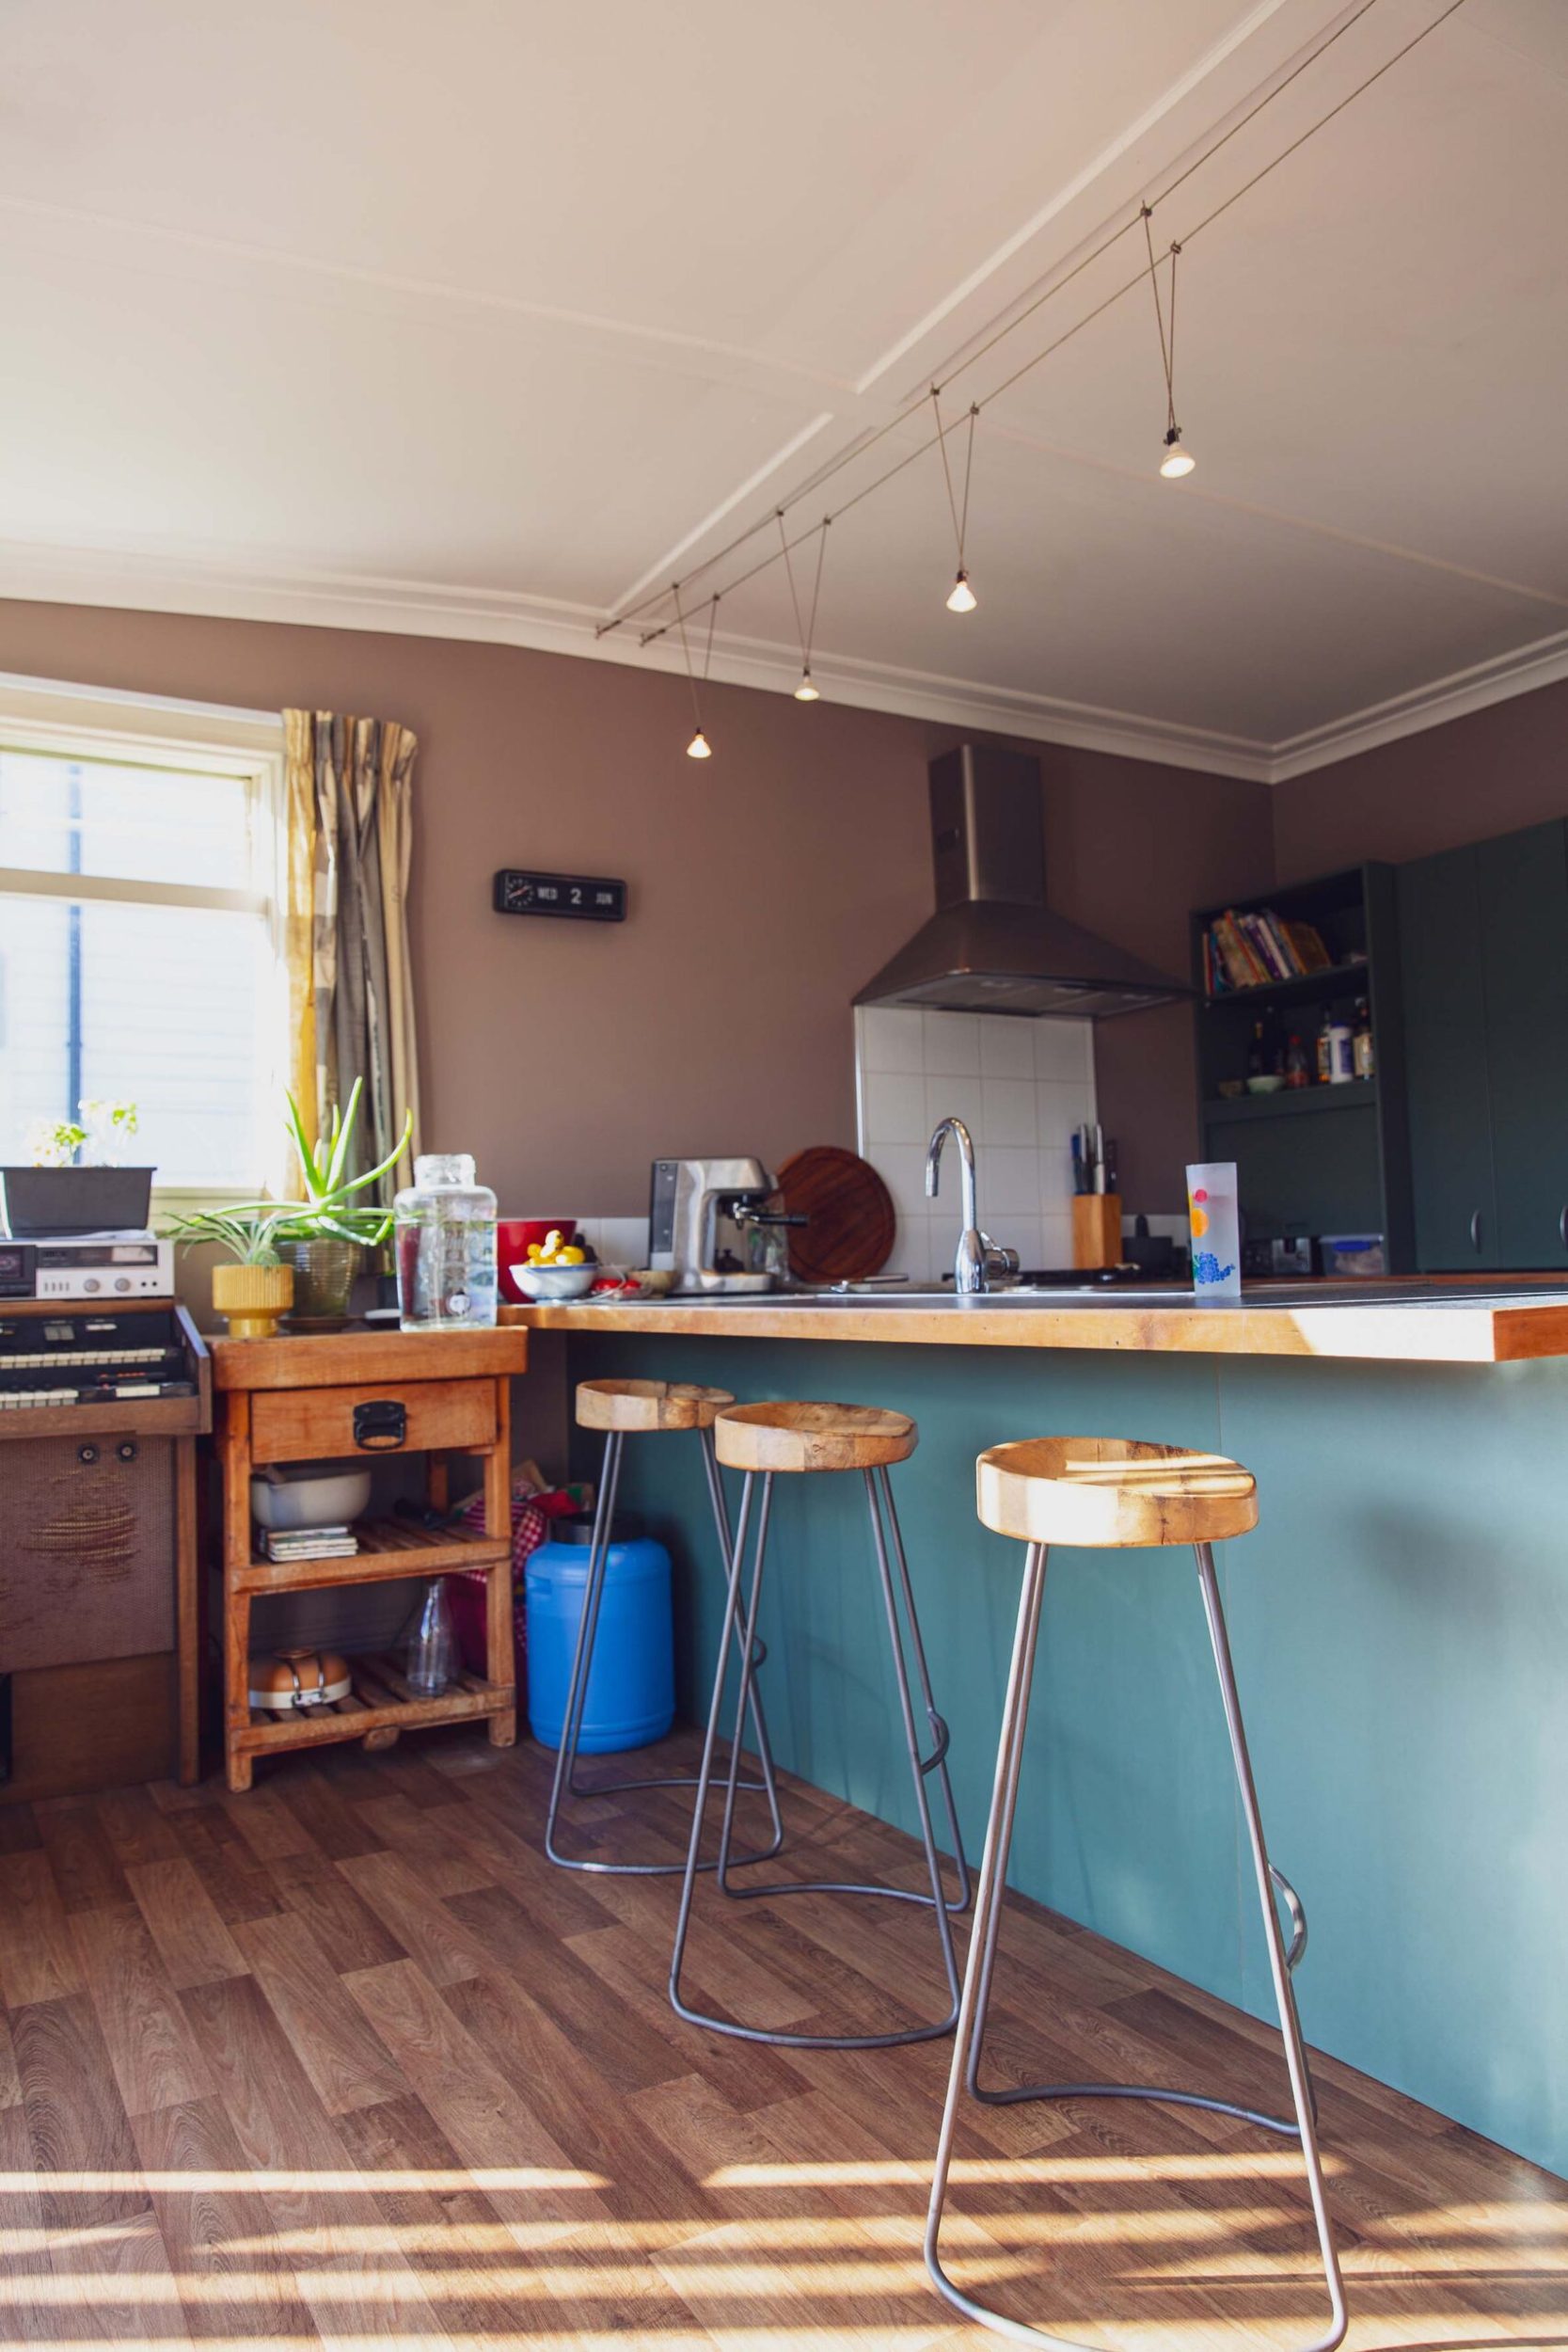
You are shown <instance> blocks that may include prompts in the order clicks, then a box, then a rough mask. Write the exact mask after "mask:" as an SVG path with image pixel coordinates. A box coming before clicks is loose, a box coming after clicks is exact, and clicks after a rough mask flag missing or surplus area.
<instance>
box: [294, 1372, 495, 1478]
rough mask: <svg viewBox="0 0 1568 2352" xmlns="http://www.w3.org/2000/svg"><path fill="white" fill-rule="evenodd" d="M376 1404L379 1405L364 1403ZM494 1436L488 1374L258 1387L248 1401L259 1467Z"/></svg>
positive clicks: (489, 1440) (434, 1447) (433, 1447)
mask: <svg viewBox="0 0 1568 2352" xmlns="http://www.w3.org/2000/svg"><path fill="white" fill-rule="evenodd" d="M374 1406H380V1407H382V1408H383V1409H382V1410H381V1411H379V1412H376V1411H372V1410H370V1409H368V1408H371V1407H374ZM399 1406H401V1407H402V1435H401V1437H400V1436H399V1435H398V1413H397V1410H396V1408H397V1407H399ZM387 1407H391V1408H393V1409H392V1410H390V1411H388V1410H387V1409H385V1408H387ZM356 1418H357V1422H358V1434H357V1435H356ZM367 1440H369V1441H368V1442H367ZM495 1441H496V1384H495V1382H494V1381H493V1380H420V1381H415V1382H412V1383H408V1384H403V1385H400V1384H399V1383H398V1382H396V1381H392V1382H389V1383H388V1385H387V1386H386V1387H385V1388H356V1389H258V1390H256V1391H253V1392H252V1395H251V1400H250V1455H251V1459H252V1461H253V1462H255V1463H256V1464H257V1465H258V1466H260V1465H261V1464H262V1463H264V1462H309V1461H313V1460H315V1459H316V1458H317V1457H318V1456H320V1457H327V1456H330V1455H333V1454H363V1456H364V1458H365V1460H366V1461H368V1462H370V1461H374V1459H375V1458H376V1456H377V1455H378V1454H419V1453H422V1452H425V1451H426V1450H429V1451H432V1452H436V1451H438V1450H439V1449H440V1448H441V1447H443V1446H485V1445H493V1444H494V1443H495Z"/></svg>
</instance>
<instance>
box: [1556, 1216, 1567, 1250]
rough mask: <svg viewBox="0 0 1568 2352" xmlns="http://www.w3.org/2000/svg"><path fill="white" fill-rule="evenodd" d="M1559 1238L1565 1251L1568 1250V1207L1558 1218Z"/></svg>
mask: <svg viewBox="0 0 1568 2352" xmlns="http://www.w3.org/2000/svg"><path fill="white" fill-rule="evenodd" d="M1557 1237H1558V1239H1559V1241H1560V1243H1561V1244H1562V1247H1563V1248H1564V1249H1568V1206H1565V1207H1564V1208H1563V1209H1562V1211H1561V1213H1560V1216H1559V1217H1558V1220H1557Z"/></svg>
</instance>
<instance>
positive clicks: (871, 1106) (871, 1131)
mask: <svg viewBox="0 0 1568 2352" xmlns="http://www.w3.org/2000/svg"><path fill="white" fill-rule="evenodd" d="M861 1104H862V1109H861V1120H862V1128H863V1134H864V1136H865V1139H866V1141H867V1142H868V1143H871V1144H879V1143H924V1142H925V1141H926V1138H927V1136H928V1135H929V1134H930V1129H929V1127H928V1126H927V1121H926V1081H925V1079H924V1077H923V1076H922V1075H921V1074H920V1073H919V1072H918V1071H912V1072H905V1071H901V1070H868V1071H866V1073H864V1076H863V1079H862V1081H861Z"/></svg>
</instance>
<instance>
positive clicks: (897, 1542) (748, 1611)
mask: <svg viewBox="0 0 1568 2352" xmlns="http://www.w3.org/2000/svg"><path fill="white" fill-rule="evenodd" d="M714 1438H715V1442H716V1446H717V1450H718V1457H719V1459H720V1461H721V1462H723V1463H725V1464H727V1465H728V1466H729V1467H730V1468H732V1469H735V1470H744V1472H745V1474H746V1475H745V1484H744V1486H742V1488H741V1495H740V1510H739V1514H738V1516H737V1518H736V1531H735V1543H734V1546H733V1548H732V1550H731V1553H730V1564H729V1565H730V1572H729V1591H728V1594H727V1597H726V1600H725V1610H724V1629H723V1633H722V1635H721V1639H720V1647H719V1668H718V1672H717V1674H716V1675H715V1677H714V1684H713V1702H712V1705H711V1707H710V1708H709V1709H708V1720H707V1732H706V1736H705V1740H704V1742H703V1762H702V1770H701V1772H700V1773H699V1775H698V1780H697V1802H696V1805H695V1808H694V1810H693V1813H692V1819H691V1845H690V1851H689V1853H688V1855H687V1861H686V1883H685V1885H684V1886H683V1888H682V1890H681V1905H680V1915H679V1917H678V1919H677V1921H676V1925H675V1945H674V1950H673V1954H672V1957H671V1962H670V2000H671V2003H672V2006H673V2008H674V2010H675V2012H676V2014H677V2015H678V2016H681V2017H684V2018H685V2019H686V2020H687V2021H688V2023H689V2024H690V2025H693V2026H707V2027H708V2028H709V2029H710V2031H712V2032H714V2033H727V2034H733V2035H735V2036H736V2037H737V2038H738V2039H739V2040H741V2041H743V2042H775V2043H778V2044H781V2045H782V2046H783V2047H784V2048H785V2049H791V2050H886V2049H892V2048H895V2046H896V2045H898V2044H900V2043H902V2042H933V2041H935V2040H937V2039H938V2038H939V2036H941V2035H942V2034H945V2033H950V2032H951V2031H952V2029H953V2025H954V2022H955V2020H956V2018H957V2016H958V1963H957V1960H956V1958H955V1956H954V1951H953V1931H952V1928H951V1926H950V1925H949V1914H950V1913H957V1912H961V1911H964V1910H966V1909H967V1908H968V1904H969V1893H970V1888H969V1867H968V1865H967V1863H966V1862H965V1860H964V1854H963V1842H962V1839H961V1838H960V1836H959V1834H958V1814H957V1811H956V1809H955V1807H954V1804H953V1789H952V1785H951V1782H950V1781H949V1778H948V1772H947V1725H946V1724H945V1723H944V1722H943V1721H942V1717H941V1715H940V1714H939V1713H938V1712H937V1706H936V1699H935V1695H934V1693H933V1692H932V1688H931V1676H930V1670H929V1667H928V1666H927V1661H926V1649H925V1645H924V1644H923V1642H922V1641H921V1638H920V1621H919V1618H918V1617H917V1616H916V1614H915V1606H914V1593H913V1589H912V1587H911V1582H910V1570H909V1562H908V1561H907V1559H906V1558H905V1554H904V1540H903V1537H902V1535H901V1534H900V1533H899V1529H898V1515H897V1512H896V1511H895V1508H894V1502H893V1487H892V1485H891V1483H890V1481H889V1478H888V1468H889V1465H890V1464H891V1463H894V1462H902V1461H904V1460H906V1459H907V1458H908V1456H909V1455H910V1454H912V1453H913V1452H914V1449H915V1445H916V1442H917V1439H918V1432H917V1431H916V1429H915V1425H914V1423H913V1422H912V1421H910V1420H909V1419H907V1417H906V1416H905V1415H904V1414H902V1413H889V1412H883V1411H881V1410H879V1408H878V1407H877V1406H866V1405H797V1404H781V1405H740V1406H733V1407H730V1408H727V1409H726V1410H725V1411H723V1412H722V1413H721V1414H720V1416H719V1419H718V1420H717V1422H715V1423H714ZM813 1470H860V1471H861V1473H862V1475H863V1478H864V1481H865V1494H866V1502H867V1506H868V1508H869V1511H870V1517H871V1534H872V1541H873V1544H874V1547H875V1549H876V1555H877V1569H878V1574H879V1579H880V1581H881V1588H882V1603H883V1608H884V1610H885V1612H886V1615H887V1627H888V1637H889V1640H890V1642H891V1645H892V1649H893V1668H894V1676H895V1681H896V1683H897V1688H898V1705H899V1713H900V1716H901V1718H902V1723H903V1731H904V1743H905V1747H906V1749H907V1751H908V1754H909V1759H910V1772H911V1776H912V1778H913V1782H914V1794H915V1807H916V1811H917V1813H918V1815H919V1820H920V1836H921V1843H922V1845H923V1846H924V1848H925V1854H926V1873H927V1880H928V1883H929V1890H930V1891H929V1892H928V1893H927V1892H924V1891H920V1890H916V1889H908V1888H904V1887H897V1886H863V1885H860V1884H857V1883H852V1882H847V1881H840V1880H816V1881H814V1882H813V1883H811V1884H809V1885H807V1884H804V1883H800V1882H799V1881H794V1880H790V1881H784V1882H779V1881H775V1882H772V1883H769V1884H768V1885H764V1886H758V1885H755V1884H748V1885H746V1886H744V1887H738V1886H732V1885H730V1883H729V1880H728V1873H729V1870H730V1867H731V1863H732V1857H731V1852H730V1840H731V1833H732V1828H733V1824H734V1818H735V1801H736V1789H737V1786H738V1783H737V1780H736V1772H737V1758H738V1752H739V1742H738V1735H739V1730H740V1726H741V1725H742V1724H743V1723H744V1721H745V1716H746V1708H747V1704H748V1700H749V1697H750V1694H751V1690H752V1679H753V1677H754V1674H755V1657H756V1649H757V1604H758V1601H759V1600H760V1598H761V1595H762V1571H763V1562H764V1556H765V1553H766V1550H767V1545H768V1515H769V1512H770V1510H771V1507H772V1500H773V1480H774V1477H775V1475H776V1474H777V1473H779V1472H781V1471H813ZM759 1478H760V1480H761V1499H760V1502H757V1504H756V1537H755V1543H754V1548H753V1551H752V1573H751V1582H750V1588H749V1591H747V1593H746V1596H745V1598H744V1601H743V1599H742V1587H743V1585H744V1584H745V1575H744V1563H745V1555H746V1540H747V1535H748V1533H749V1531H750V1528H751V1524H752V1505H753V1501H754V1499H755V1496H756V1488H757V1481H758V1479H759ZM743 1616H744V1627H742V1617H743ZM736 1638H738V1640H739V1643H740V1657H741V1671H740V1688H739V1692H738V1694H737V1697H736V1716H735V1722H736V1739H735V1740H732V1743H731V1748H730V1762H729V1771H728V1773H727V1774H726V1776H725V1781H724V1810H723V1818H722V1823H721V1829H720V1833H719V1855H718V1873H719V1883H720V1885H721V1888H722V1889H723V1891H724V1892H725V1893H726V1894H728V1895H733V1896H736V1897H744V1898H746V1899H750V1898H752V1897H753V1896H756V1897H762V1898H765V1899H772V1898H777V1897H782V1896H784V1895H878V1896H881V1897H882V1898H884V1899H886V1900H889V1901H892V1902H903V1903H919V1904H922V1905H924V1906H925V1908H926V1909H927V1910H928V1911H930V1912H931V1913H932V1914H933V1916H934V1919H935V1923H936V1933H937V1940H938V1944H939V1946H940V1948H941V1952H942V1967H943V1970H944V1971H945V1974H946V1978H947V1987H948V1993H949V1996H950V2007H949V2009H948V2011H947V2014H946V2015H945V2016H944V2017H942V2018H941V2019H939V2020H938V2021H937V2023H936V2024H935V2025H929V2026H904V2027H901V2028H899V2029H897V2030H895V2031H893V2032H889V2033H858V2034H810V2033H786V2032H779V2031H775V2030H773V2029H772V2028H770V2027H768V2026H747V2025H740V2024H737V2023H736V2021H735V2020H734V2019H733V2018H727V2017H709V2016H705V2014H704V2013H703V2011H702V2010H694V2009H691V2008H690V2007H689V2005H688V2004H687V2003H686V2002H685V2001H684V2000H683V1999H682V1997H681V1990H680V1979H681V1965H682V1962H683V1960H684V1958H685V1954H686V1939H687V1931H688V1929H689V1926H690V1921H691V1901H692V1896H693V1893H694V1891H695V1887H696V1881H697V1872H698V1869H699V1867H702V1866H700V1865H699V1863H698V1859H697V1856H698V1851H699V1849H700V1847H701V1844H702V1836H703V1824H704V1815H705V1809H706V1805H707V1796H708V1790H709V1788H710V1787H711V1786H712V1783H713V1779H714V1752H715V1749H716V1747H717V1745H718V1740H719V1731H720V1719H721V1714H722V1711H723V1703H724V1683H725V1676H726V1668H727V1663H728V1657H729V1649H730V1645H731V1643H732V1641H734V1640H736ZM911 1655H912V1658H913V1661H914V1670H915V1674H916V1677H918V1680H919V1685H920V1703H921V1707H922V1708H923V1709H924V1712H925V1717H926V1722H927V1725H928V1727H929V1733H930V1740H931V1746H930V1752H929V1753H928V1754H927V1755H925V1756H922V1754H921V1752H920V1739H921V1734H920V1731H919V1728H918V1724H917V1719H916V1712H915V1703H914V1698H913V1695H912V1693H911V1688H910V1664H909V1661H910V1656H911ZM932 1773H934V1774H935V1775H936V1777H937V1779H938V1781H939V1782H940V1784H941V1787H942V1809H943V1811H944V1813H945V1815H946V1823H947V1833H948V1836H950V1838H951V1840H952V1851H953V1855H954V1859H955V1863H956V1866H957V1871H958V1893H957V1895H956V1897H954V1898H953V1899H951V1900H949V1899H948V1898H947V1896H946V1894H945V1892H944V1890H943V1887H942V1857H941V1855H940V1854H939V1852H938V1851H937V1843H936V1836H935V1833H934V1831H933V1828H932V1824H931V1805H930V1798H929V1795H928V1792H927V1786H926V1784H927V1779H928V1777H929V1776H930V1775H931V1774H932Z"/></svg>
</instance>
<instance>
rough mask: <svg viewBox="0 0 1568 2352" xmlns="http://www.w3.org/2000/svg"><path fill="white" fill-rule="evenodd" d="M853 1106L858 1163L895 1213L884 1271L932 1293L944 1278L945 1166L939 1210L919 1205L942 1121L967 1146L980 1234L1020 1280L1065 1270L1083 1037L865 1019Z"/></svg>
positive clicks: (1089, 1085) (951, 1194)
mask: <svg viewBox="0 0 1568 2352" xmlns="http://www.w3.org/2000/svg"><path fill="white" fill-rule="evenodd" d="M855 1098H856V1102H857V1104H858V1105H859V1114H860V1148H861V1151H862V1152H863V1154H864V1156H865V1157H866V1158H867V1159H868V1160H869V1161H870V1162H871V1164H872V1166H873V1167H874V1168H878V1169H879V1171H880V1173H881V1175H882V1178H883V1180H884V1182H885V1183H886V1184H887V1186H888V1189H889V1191H890V1192H891V1193H892V1195H893V1199H894V1205H895V1208H896V1209H897V1211H898V1239H897V1243H896V1245H895V1251H894V1255H893V1257H892V1259H891V1260H890V1262H889V1266H890V1271H893V1272H895V1273H905V1274H908V1275H909V1276H910V1278H911V1280H913V1281H918V1282H928V1281H931V1280H933V1279H938V1278H940V1276H941V1275H942V1274H944V1273H946V1272H949V1271H950V1270H951V1268H952V1263H953V1255H954V1251H955V1249H956V1248H957V1244H958V1169H957V1168H955V1167H952V1165H951V1157H950V1154H949V1155H947V1156H944V1159H943V1164H942V1178H943V1181H942V1193H941V1196H940V1198H939V1199H938V1200H936V1201H934V1202H932V1201H928V1200H927V1198H926V1145H927V1140H928V1138H929V1136H930V1133H931V1130H932V1128H933V1127H935V1125H936V1123H937V1121H938V1120H940V1119H944V1118H949V1117H951V1118H956V1119H961V1120H963V1122H964V1124H965V1125H966V1126H967V1127H968V1129H969V1131H970V1134H971V1135H972V1136H974V1149H975V1157H976V1160H977V1163H978V1170H979V1193H980V1221H981V1224H982V1225H983V1226H984V1227H985V1229H986V1231H987V1232H989V1233H990V1235H991V1238H992V1239H993V1240H994V1241H996V1242H999V1243H1002V1244H1004V1245H1005V1246H1006V1247H1007V1248H1013V1249H1016V1250H1017V1251H1018V1253H1019V1257H1020V1260H1021V1262H1022V1263H1023V1264H1024V1265H1026V1266H1028V1265H1069V1264H1070V1263H1072V1212H1071V1205H1070V1204H1071V1198H1072V1162H1071V1154H1070V1152H1069V1138H1070V1136H1071V1134H1072V1131H1073V1129H1074V1128H1075V1127H1076V1126H1078V1125H1080V1124H1081V1123H1083V1122H1084V1121H1085V1120H1093V1119H1094V1117H1095V1086H1094V1041H1093V1033H1092V1027H1091V1025H1090V1023H1088V1022H1086V1021H1020V1020H1017V1019H1015V1018H1013V1017H1012V1016H1010V1015H1006V1014H997V1013H984V1014H982V1013H962V1012H959V1013H955V1012H927V1013H919V1012H914V1011H909V1010H901V1009H893V1008H887V1007H883V1006H864V1007H862V1008H860V1009H858V1010H857V1011H856V1014H855Z"/></svg>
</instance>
